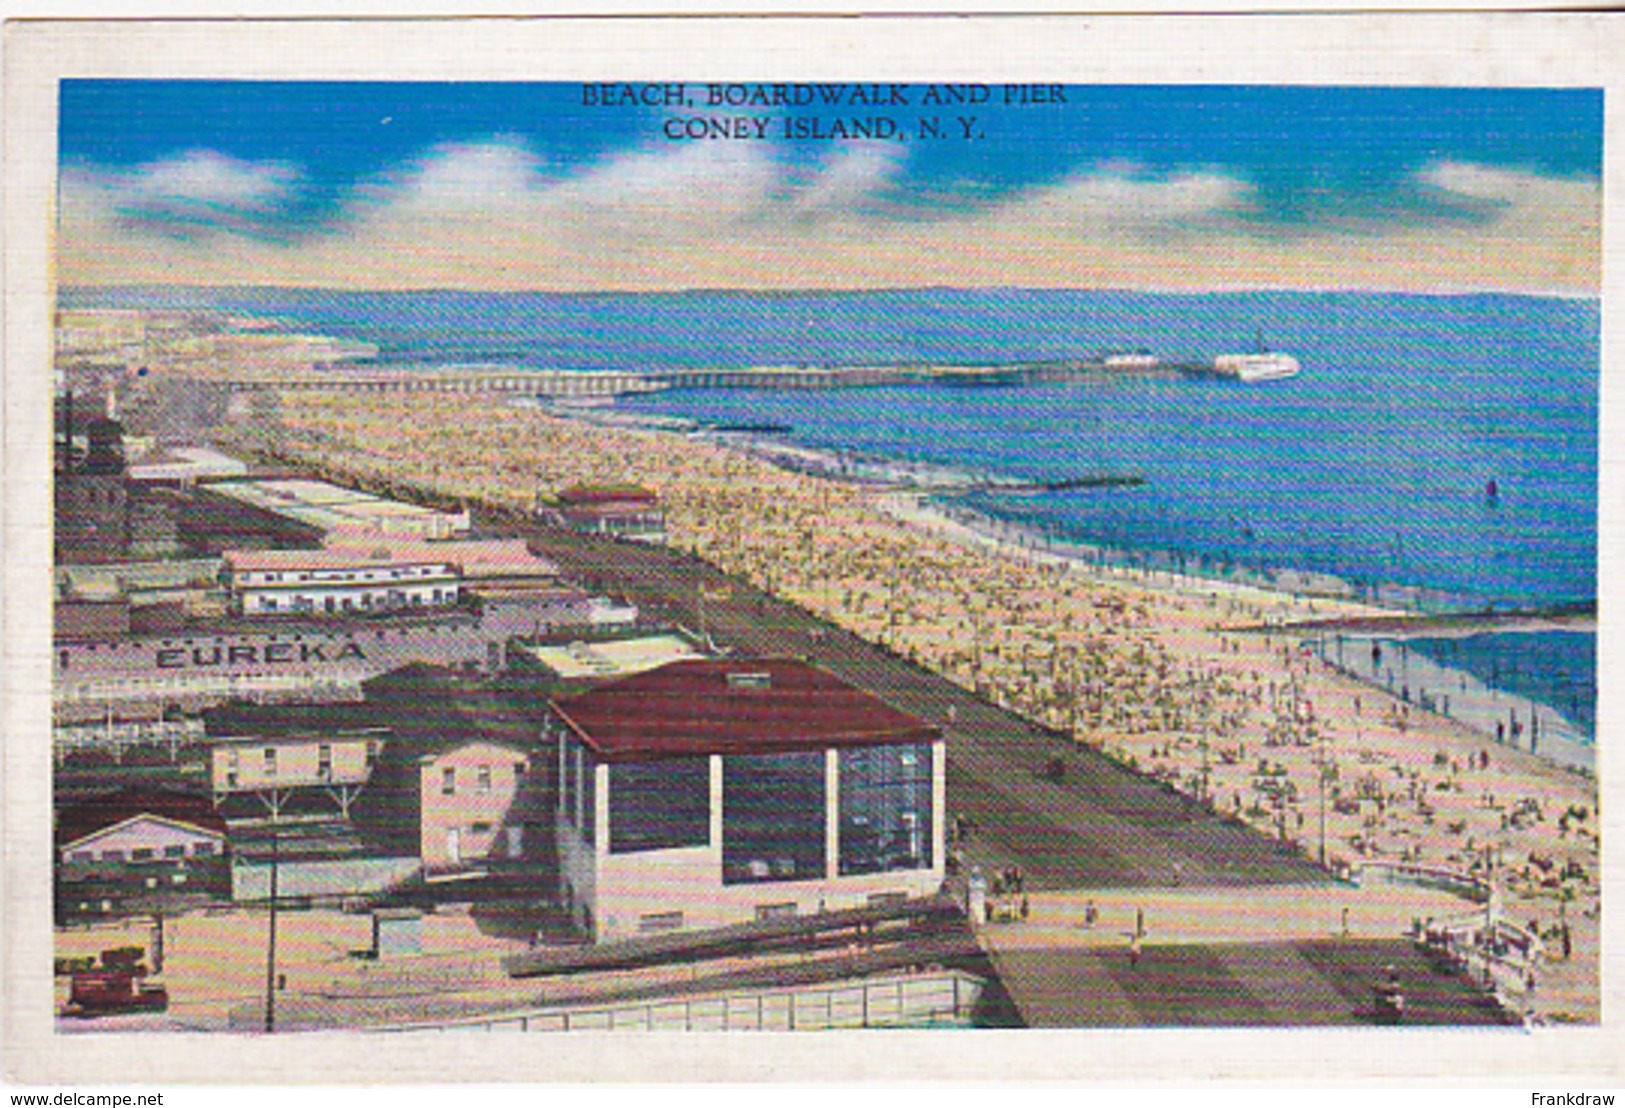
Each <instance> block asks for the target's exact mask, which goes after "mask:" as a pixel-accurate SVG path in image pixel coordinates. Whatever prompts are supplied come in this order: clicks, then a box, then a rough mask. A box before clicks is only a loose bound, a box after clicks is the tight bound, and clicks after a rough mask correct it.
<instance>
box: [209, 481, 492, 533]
mask: <svg viewBox="0 0 1625 1108" xmlns="http://www.w3.org/2000/svg"><path fill="white" fill-rule="evenodd" d="M208 487H209V489H210V491H211V492H216V493H219V494H221V495H222V496H228V497H231V498H232V499H234V500H240V501H243V502H245V503H248V504H252V505H254V506H255V507H257V508H263V509H265V510H266V511H270V512H276V513H278V514H281V515H286V516H291V517H293V518H295V519H298V520H301V521H302V522H305V523H311V524H315V525H317V526H320V527H324V528H333V527H337V526H341V525H343V524H344V523H347V522H348V523H352V524H353V523H366V522H368V521H372V522H381V521H383V520H385V519H401V520H419V521H443V522H445V523H447V524H450V523H451V522H452V521H458V522H461V521H462V520H463V516H462V514H461V513H457V512H442V511H440V510H438V509H435V508H428V507H424V506H423V505H420V504H411V503H408V502H406V501H400V500H390V499H388V498H386V497H382V496H374V495H373V494H372V493H368V492H362V491H360V490H359V489H348V488H345V487H343V486H342V485H332V484H328V483H327V482H326V481H315V480H312V479H310V478H306V477H282V478H269V477H259V478H255V477H247V478H234V479H229V480H223V481H212V482H210V484H209V486H208Z"/></svg>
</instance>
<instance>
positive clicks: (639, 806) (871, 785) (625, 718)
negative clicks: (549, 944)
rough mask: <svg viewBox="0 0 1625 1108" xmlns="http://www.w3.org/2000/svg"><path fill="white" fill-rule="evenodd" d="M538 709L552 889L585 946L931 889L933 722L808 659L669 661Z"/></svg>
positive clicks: (935, 864)
mask: <svg viewBox="0 0 1625 1108" xmlns="http://www.w3.org/2000/svg"><path fill="white" fill-rule="evenodd" d="M552 709H553V718H552V720H551V721H550V723H549V727H550V729H551V733H552V737H553V738H554V739H555V740H556V742H557V749H558V756H559V765H558V782H559V784H558V808H557V824H558V837H559V863H560V876H561V887H562V892H563V896H564V898H565V901H566V904H567V905H568V906H569V907H570V909H571V911H572V913H573V914H574V916H575V918H576V919H577V921H578V922H579V923H580V924H581V925H582V927H583V928H584V929H585V930H586V931H587V932H588V934H590V935H591V936H592V937H593V938H594V939H595V940H599V941H602V940H605V939H613V938H622V937H628V936H633V935H638V934H652V933H657V932H663V931H675V930H686V929H699V928H710V927H720V926H725V925H727V924H732V923H742V922H747V921H750V920H754V919H770V918H782V917H787V916H796V915H810V914H813V913H816V912H820V911H826V910H828V911H833V910H836V909H840V908H850V907H858V906H863V905H868V904H872V903H880V902H884V901H887V900H894V899H912V898H918V897H926V896H930V895H933V894H935V893H936V892H937V891H938V890H939V889H940V887H941V885H942V880H943V860H944V849H945V841H944V796H945V781H946V772H945V764H944V763H945V759H946V746H945V743H944V741H943V738H942V735H941V733H940V731H939V730H938V729H937V728H935V727H932V726H929V725H927V724H925V723H923V722H921V721H920V720H918V719H916V718H914V717H913V716H910V715H908V714H907V713H904V712H901V711H898V710H897V709H895V708H892V707H890V706H889V705H887V704H885V703H884V702H883V701H881V700H880V699H879V698H878V697H875V696H873V695H872V694H870V693H867V692H865V691H863V690H861V689H857V688H854V687H853V686H851V685H848V684H846V683H845V682H843V681H842V680H840V679H839V678H837V677H835V676H834V675H832V674H830V673H827V672H825V671H824V670H821V669H818V668H816V667H813V666H810V665H808V664H806V663H804V662H800V661H793V660H787V659H761V660H747V661H741V660H737V659H729V660H709V659H701V660H689V661H679V662H673V663H670V664H668V665H665V666H662V667H660V668H659V669H655V670H651V671H649V672H646V673H641V674H637V675H635V676H631V677H627V678H623V679H621V680H618V681H612V682H609V683H607V684H604V685H600V686H598V687H596V688H594V689H592V690H590V691H588V692H585V693H582V694H580V695H578V696H574V697H570V698H568V699H565V700H561V701H555V702H554V704H553V705H552Z"/></svg>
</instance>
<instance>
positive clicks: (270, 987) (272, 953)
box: [265, 816, 282, 1035]
mask: <svg viewBox="0 0 1625 1108" xmlns="http://www.w3.org/2000/svg"><path fill="white" fill-rule="evenodd" d="M280 831H281V829H280V828H279V827H278V826H277V820H276V817H275V816H272V817H271V899H270V903H271V933H270V937H269V939H268V940H267V943H266V947H265V1033H266V1034H267V1035H269V1034H271V1033H272V1032H274V1031H275V1030H276V900H277V866H278V863H279V862H280V861H281V849H282V835H281V833H280Z"/></svg>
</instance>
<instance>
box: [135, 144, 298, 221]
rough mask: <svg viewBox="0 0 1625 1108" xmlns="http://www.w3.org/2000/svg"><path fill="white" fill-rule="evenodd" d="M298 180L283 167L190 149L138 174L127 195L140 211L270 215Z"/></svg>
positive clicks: (158, 162)
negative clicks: (221, 210)
mask: <svg viewBox="0 0 1625 1108" xmlns="http://www.w3.org/2000/svg"><path fill="white" fill-rule="evenodd" d="M297 180H298V173H297V172H296V171H295V170H294V169H293V168H292V167H290V166H288V165H285V164H283V163H281V162H248V161H242V160H241V159H238V158H232V157H228V156H227V155H225V154H220V153H217V152H216V151H213V150H189V151H187V152H186V153H184V154H180V155H177V156H175V157H172V158H165V159H163V160H161V161H156V162H151V163H148V164H147V165H144V166H142V167H140V168H138V169H137V170H135V171H134V172H133V173H132V174H130V175H129V177H128V179H127V181H126V188H125V193H126V196H127V197H128V198H129V200H130V201H131V202H132V203H134V204H136V205H138V206H142V207H154V208H166V207H167V208H188V207H210V208H224V209H232V210H237V211H268V210H270V209H271V208H273V207H274V206H275V205H277V204H278V203H280V202H281V201H283V200H285V199H287V198H288V197H289V196H290V195H291V193H292V191H293V186H294V184H295V182H296V181H297Z"/></svg>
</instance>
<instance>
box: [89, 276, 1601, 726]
mask: <svg viewBox="0 0 1625 1108" xmlns="http://www.w3.org/2000/svg"><path fill="white" fill-rule="evenodd" d="M62 301H63V305H62V306H63V307H65V308H72V307H168V308H191V309H198V310H212V311H226V312H237V313H242V314H249V315H255V316H260V317H267V316H268V317H274V318H276V319H278V320H281V321H283V322H284V323H285V325H286V326H288V327H290V328H293V329H300V330H308V331H319V332H322V333H326V334H331V335H335V336H340V337H345V338H353V339H357V340H361V341H365V342H370V343H374V344H376V345H377V346H378V347H379V355H378V359H377V360H378V361H380V362H384V363H388V364H395V365H411V366H426V367H445V366H450V365H480V366H490V367H501V368H504V369H509V368H511V369H565V370H633V371H638V370H671V369H686V368H732V367H746V366H758V365H785V364H803V365H806V364H812V365H822V366H838V365H895V364H908V365H987V364H999V363H1008V362H1018V361H1038V360H1049V359H1078V358H1089V357H1092V356H1095V355H1098V354H1100V353H1103V352H1107V351H1115V350H1125V349H1142V348H1143V349H1147V350H1149V351H1151V352H1152V353H1154V354H1156V355H1158V356H1159V357H1161V358H1162V359H1163V360H1165V361H1172V362H1197V361H1209V360H1211V358H1212V357H1213V356H1214V355H1215V354H1219V353H1226V352H1245V351H1247V350H1249V349H1251V348H1253V345H1254V342H1255V335H1256V334H1257V333H1258V332H1262V334H1263V338H1264V340H1265V341H1266V342H1267V343H1268V344H1269V346H1270V347H1271V348H1273V349H1278V350H1282V351H1285V352H1288V353H1291V354H1293V355H1294V356H1296V357H1297V358H1298V359H1299V360H1300V361H1301V363H1302V365H1303V371H1302V373H1301V374H1300V375H1299V376H1297V377H1295V378H1292V379H1289V380H1284V381H1272V382H1260V383H1253V384H1242V383H1240V382H1236V381H1227V380H1221V379H1217V378H1202V377H1180V376H1121V377H1117V378H1114V379H1112V380H1109V381H1099V380H1092V381H1082V382H1078V383H1069V384H1043V385H1027V386H1018V387H1011V388H975V389H967V388H952V387H947V386H939V385H921V386H914V387H895V388H892V387H888V388H870V389H848V390H837V391H821V392H795V391H770V390H738V391H707V390H673V391H668V392H663V393H658V394H653V395H648V396H643V397H637V398H628V399H623V400H622V401H620V406H621V407H622V408H624V409H626V410H629V411H632V412H638V413H645V414H651V415H654V414H658V415H670V416H681V417H685V418H689V419H694V420H698V421H701V422H715V423H749V424H783V425H787V426H789V427H790V428H791V430H790V431H789V433H788V434H789V437H790V438H791V439H792V441H795V442H799V443H802V444H805V445H809V446H814V447H818V448H821V449H828V450H837V451H859V452H862V453H864V454H868V455H872V456H877V457H881V458H888V459H903V460H909V461H915V462H927V463H932V464H936V465H945V466H950V467H955V468H959V469H968V470H974V471H977V472H984V473H993V474H999V475H1004V476H1011V477H1018V478H1022V479H1026V480H1031V481H1036V482H1047V481H1064V480H1068V479H1073V478H1078V477H1091V476H1107V477H1136V478H1140V479H1142V480H1143V482H1144V483H1143V484H1138V485H1133V486H1120V485H1119V486H1102V487H1092V488H1075V489H1071V490H1067V491H1056V492H1048V493H1041V494H1037V495H1022V496H1014V495H1007V494H1001V493H998V492H983V493H978V494H974V495H973V497H972V498H971V500H970V502H969V503H968V504H967V505H964V506H965V507H969V508H974V509H975V510H976V511H978V512H980V513H982V514H985V515H989V516H992V517H995V518H1002V519H1005V520H1008V521H1012V522H1016V523H1019V524H1020V525H1021V526H1022V527H1023V528H1025V529H1029V530H1031V531H1033V532H1035V533H1037V534H1041V535H1046V536H1050V537H1052V538H1054V539H1057V540H1065V541H1071V542H1077V543H1086V544H1092V545H1095V546H1098V547H1102V548H1109V549H1112V550H1115V551H1138V552H1142V553H1143V554H1146V555H1148V556H1149V555H1154V556H1156V557H1159V558H1161V559H1163V560H1164V564H1172V565H1176V566H1178V567H1181V568H1194V569H1196V570H1198V571H1204V570H1212V571H1220V572H1224V571H1234V570H1251V571H1256V572H1265V573H1267V572H1268V571H1270V570H1272V569H1273V570H1280V569H1290V570H1298V571H1307V572H1312V573H1315V574H1320V575H1325V576H1326V577H1328V578H1335V579H1337V580H1338V581H1341V582H1346V583H1348V584H1349V585H1350V586H1351V587H1353V588H1355V589H1356V590H1358V591H1363V592H1365V593H1366V594H1368V595H1378V596H1383V595H1386V594H1385V593H1384V591H1383V590H1385V589H1388V590H1392V589H1394V588H1395V587H1398V588H1400V589H1402V590H1409V591H1408V592H1405V593H1404V594H1403V595H1407V596H1410V597H1414V598H1418V599H1425V600H1426V601H1427V602H1428V603H1429V604H1430V605H1431V606H1433V607H1447V608H1461V609H1485V608H1501V609H1511V608H1548V607H1553V606H1560V605H1587V604H1591V603H1594V601H1595V597H1596V574H1597V565H1596V550H1597V411H1598V372H1599V326H1600V309H1599V304H1598V302H1597V301H1595V300H1573V299H1557V298H1534V297H1516V296H1503V295H1473V296H1439V297H1431V296H1417V295H1387V294H1363V293H1287V292H1257V293H1226V294H1177V295H1176V294H1156V293H1130V292H1090V291H1024V290H1010V289H994V290H973V291H963V290H961V291H955V290H919V291H889V292H865V293H836V294H755V293H704V292H694V293H675V294H659V295H620V294H604V295H586V296H565V295H551V294H485V293H458V292H422V293H402V292H389V293H367V292H364V293H335V292H329V291H320V290H264V289H230V290H216V289H206V290H182V289H135V290H91V289H68V290H64V291H63V295H62ZM1491 482H1493V483H1494V486H1493V487H1494V494H1493V495H1491V493H1490V488H1491ZM1589 643H1590V650H1584V649H1582V650H1578V651H1575V652H1571V654H1565V656H1564V661H1563V663H1562V664H1563V665H1564V666H1565V667H1567V668H1568V669H1570V670H1573V669H1574V666H1575V665H1578V664H1579V662H1574V664H1573V665H1571V664H1570V663H1571V661H1572V660H1573V659H1575V658H1586V657H1590V656H1591V655H1592V654H1593V653H1594V647H1595V637H1594V636H1590V639H1589ZM1537 645H1538V644H1537ZM1419 649H1420V648H1419ZM1507 649H1512V650H1516V652H1517V653H1519V655H1520V656H1523V657H1531V656H1532V655H1531V650H1530V640H1528V638H1527V637H1523V638H1520V639H1519V640H1518V642H1516V643H1508V644H1507ZM1581 680H1582V683H1583V681H1584V678H1582V679H1581ZM1590 680H1591V681H1592V682H1593V683H1594V677H1593V678H1590ZM1531 692H1532V693H1535V694H1537V695H1538V693H1539V690H1531ZM1554 706H1556V705H1554ZM1561 707H1562V708H1564V709H1567V708H1568V707H1569V705H1567V704H1566V703H1565V704H1563V705H1561Z"/></svg>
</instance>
